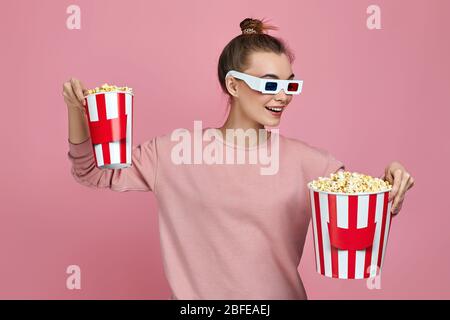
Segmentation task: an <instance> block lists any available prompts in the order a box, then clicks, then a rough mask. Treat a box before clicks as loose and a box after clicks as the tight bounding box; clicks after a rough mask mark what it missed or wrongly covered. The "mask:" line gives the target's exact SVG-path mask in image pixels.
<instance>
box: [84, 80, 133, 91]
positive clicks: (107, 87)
mask: <svg viewBox="0 0 450 320" xmlns="http://www.w3.org/2000/svg"><path fill="white" fill-rule="evenodd" d="M111 91H127V92H130V93H133V89H132V88H130V87H118V86H115V85H109V84H107V83H105V84H104V85H102V86H101V87H100V88H99V87H95V89H90V90H87V94H95V93H99V92H111Z"/></svg>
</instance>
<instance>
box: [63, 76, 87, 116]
mask: <svg viewBox="0 0 450 320" xmlns="http://www.w3.org/2000/svg"><path fill="white" fill-rule="evenodd" d="M87 91H88V90H87V89H86V88H85V87H84V85H83V83H82V82H81V81H80V80H78V79H75V78H70V80H69V81H67V82H65V83H64V84H63V96H64V101H65V103H66V105H67V107H68V108H78V109H79V110H80V111H82V112H83V113H84V112H85V109H84V105H85V104H86V101H85V98H84V95H85V94H87Z"/></svg>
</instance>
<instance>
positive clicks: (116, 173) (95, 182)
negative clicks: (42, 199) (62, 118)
mask: <svg viewBox="0 0 450 320" xmlns="http://www.w3.org/2000/svg"><path fill="white" fill-rule="evenodd" d="M156 140H157V137H155V138H153V139H150V140H148V141H145V142H144V143H142V144H140V145H138V146H134V147H133V150H132V156H131V158H132V160H131V163H132V166H131V167H128V168H122V169H99V168H97V167H96V165H95V157H94V153H93V147H92V140H91V138H90V137H89V138H88V139H87V140H85V141H84V142H81V143H79V144H74V143H71V142H70V141H69V140H68V143H69V152H68V154H67V156H68V158H69V160H70V161H71V164H72V166H71V174H72V176H73V177H74V178H75V180H76V181H77V182H78V183H80V184H82V185H85V186H88V187H91V188H109V189H111V190H113V191H118V192H123V191H153V192H154V190H155V185H156V174H157V167H158V155H157V147H156Z"/></svg>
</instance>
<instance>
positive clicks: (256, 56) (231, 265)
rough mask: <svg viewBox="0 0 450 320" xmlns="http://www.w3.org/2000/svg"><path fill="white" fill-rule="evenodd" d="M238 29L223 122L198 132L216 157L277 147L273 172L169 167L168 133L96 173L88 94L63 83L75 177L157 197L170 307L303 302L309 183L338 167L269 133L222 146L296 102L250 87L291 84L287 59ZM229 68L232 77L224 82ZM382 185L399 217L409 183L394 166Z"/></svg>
mask: <svg viewBox="0 0 450 320" xmlns="http://www.w3.org/2000/svg"><path fill="white" fill-rule="evenodd" d="M240 27H241V30H242V34H240V35H238V36H236V37H235V38H234V39H232V40H231V41H230V42H229V43H228V44H227V46H226V47H225V48H224V50H223V52H222V54H221V56H220V59H219V65H218V77H219V82H220V84H221V87H222V89H223V91H224V93H225V94H227V95H228V96H229V106H230V110H229V115H228V118H227V120H226V122H225V123H224V124H223V126H222V127H220V128H208V130H202V132H203V133H206V132H207V131H208V132H213V133H215V135H214V137H215V139H213V142H212V143H216V144H217V145H216V146H219V147H220V148H223V149H222V150H225V151H227V150H228V151H230V150H233V151H236V150H240V151H241V152H245V153H249V152H250V151H255V150H259V151H261V150H262V149H264V148H269V150H265V151H268V152H273V151H274V149H273V145H274V144H273V142H274V140H273V139H276V141H277V148H278V154H279V159H278V161H279V166H278V169H277V171H276V174H272V175H262V174H261V173H260V171H259V169H260V167H261V165H258V164H245V163H244V164H236V165H229V164H217V163H216V164H201V165H199V164H191V165H189V164H184V165H179V164H175V163H174V161H173V158H172V150H173V148H174V146H175V144H176V142H174V141H172V139H171V136H170V135H169V134H166V135H162V136H158V137H154V138H152V139H150V140H148V141H146V142H144V143H142V144H140V145H138V146H136V147H134V148H133V153H132V164H133V165H132V166H131V167H130V168H126V169H104V170H102V169H99V168H97V167H96V166H95V162H94V155H93V153H92V146H91V139H90V137H89V130H88V125H87V120H86V116H85V114H84V109H83V101H84V94H85V93H86V89H85V88H84V87H83V85H82V83H81V82H80V81H78V80H76V79H74V78H72V79H71V80H70V81H68V82H67V83H65V84H64V89H63V90H64V91H63V95H64V99H65V102H66V104H67V107H68V113H69V153H68V157H69V159H70V161H71V162H72V170H71V172H72V174H73V176H74V178H75V179H76V181H78V182H79V183H81V184H83V185H86V186H89V187H93V188H109V189H111V190H114V191H119V192H121V191H152V192H153V193H154V195H155V196H156V199H157V202H158V209H159V227H160V239H161V249H162V254H163V261H164V268H165V272H166V276H167V279H168V282H169V285H170V287H171V290H172V298H173V299H306V298H307V295H306V292H305V289H304V287H303V284H302V281H301V278H300V276H299V274H298V271H297V267H298V264H299V262H300V258H301V256H302V251H303V246H304V243H305V236H306V232H307V229H308V225H309V222H310V214H311V213H310V203H309V194H308V189H307V187H306V184H307V182H308V181H311V180H313V179H316V178H317V177H319V176H329V174H331V173H334V172H336V171H338V170H343V169H344V164H343V163H342V162H340V161H338V160H336V159H335V158H334V157H333V156H332V155H331V154H330V153H329V152H327V151H325V150H323V149H320V148H316V147H313V146H310V145H309V144H307V143H305V142H303V141H300V140H297V139H292V138H288V137H285V136H283V135H281V134H276V135H275V134H274V132H272V133H270V132H268V134H267V135H263V136H262V137H261V136H257V140H255V141H253V142H252V141H247V140H245V142H244V143H242V141H241V142H239V141H236V140H235V139H234V138H233V139H231V140H230V139H228V138H225V139H222V138H221V137H228V136H227V135H226V133H227V132H226V130H227V129H243V130H247V129H254V130H259V129H261V130H265V127H266V126H269V127H271V126H277V125H278V124H279V122H280V119H281V115H282V113H283V112H284V111H283V110H285V108H287V107H288V105H289V104H290V102H291V100H292V97H293V95H292V94H287V93H290V90H291V89H292V88H289V87H287V86H286V87H284V89H282V90H279V91H278V92H276V90H275V92H273V93H271V92H266V91H264V92H262V91H258V88H257V87H255V86H254V83H255V81H256V83H258V82H260V81H264V80H265V79H279V80H290V79H294V77H295V76H294V74H293V71H292V69H291V63H292V61H293V55H292V54H291V53H290V51H289V50H288V49H287V47H286V45H285V44H284V43H283V41H282V40H280V39H277V38H275V37H273V36H270V35H268V34H267V33H266V32H265V31H266V30H268V29H276V28H274V27H273V26H268V25H266V24H265V23H264V22H263V21H260V20H257V19H250V18H247V19H245V20H243V21H242V22H241V23H240ZM232 70H233V71H237V72H235V73H232V75H231V76H228V77H226V75H227V73H228V72H229V71H232ZM247 76H253V77H256V78H251V77H250V78H249V77H247ZM252 81H253V82H252ZM269 89H270V88H269ZM292 90H294V91H295V90H298V88H296V87H295V85H294V87H293V89H292ZM270 108H272V111H271V110H269V109H270ZM273 108H275V109H273ZM277 108H278V109H277ZM279 108H281V109H279ZM280 110H281V111H280ZM187 131H188V132H189V133H191V132H192V130H187ZM265 132H267V131H265ZM219 133H222V134H219ZM268 142H270V144H269V143H268ZM203 143H205V141H203ZM203 147H204V146H203ZM384 178H385V179H386V180H389V181H390V182H391V183H393V184H394V187H393V191H392V193H391V200H392V199H394V203H393V208H394V210H396V212H395V213H397V212H398V210H400V208H401V205H402V202H403V199H404V197H405V193H406V191H407V190H408V189H409V188H411V186H412V185H413V178H412V177H411V176H410V174H409V173H408V172H407V171H406V170H405V169H404V167H403V166H402V165H401V164H399V163H398V162H393V163H391V164H390V165H388V166H387V167H386V169H385V177H384Z"/></svg>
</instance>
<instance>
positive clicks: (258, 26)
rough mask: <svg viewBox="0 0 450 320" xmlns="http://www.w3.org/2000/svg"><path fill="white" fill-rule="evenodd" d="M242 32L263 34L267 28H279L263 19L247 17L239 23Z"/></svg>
mask: <svg viewBox="0 0 450 320" xmlns="http://www.w3.org/2000/svg"><path fill="white" fill-rule="evenodd" d="M239 26H240V27H241V31H242V34H263V33H265V32H264V31H265V30H277V29H278V28H277V27H275V26H271V25H268V24H266V23H265V22H264V19H263V20H259V19H252V18H245V19H244V20H242V22H241V23H240V24H239Z"/></svg>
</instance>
